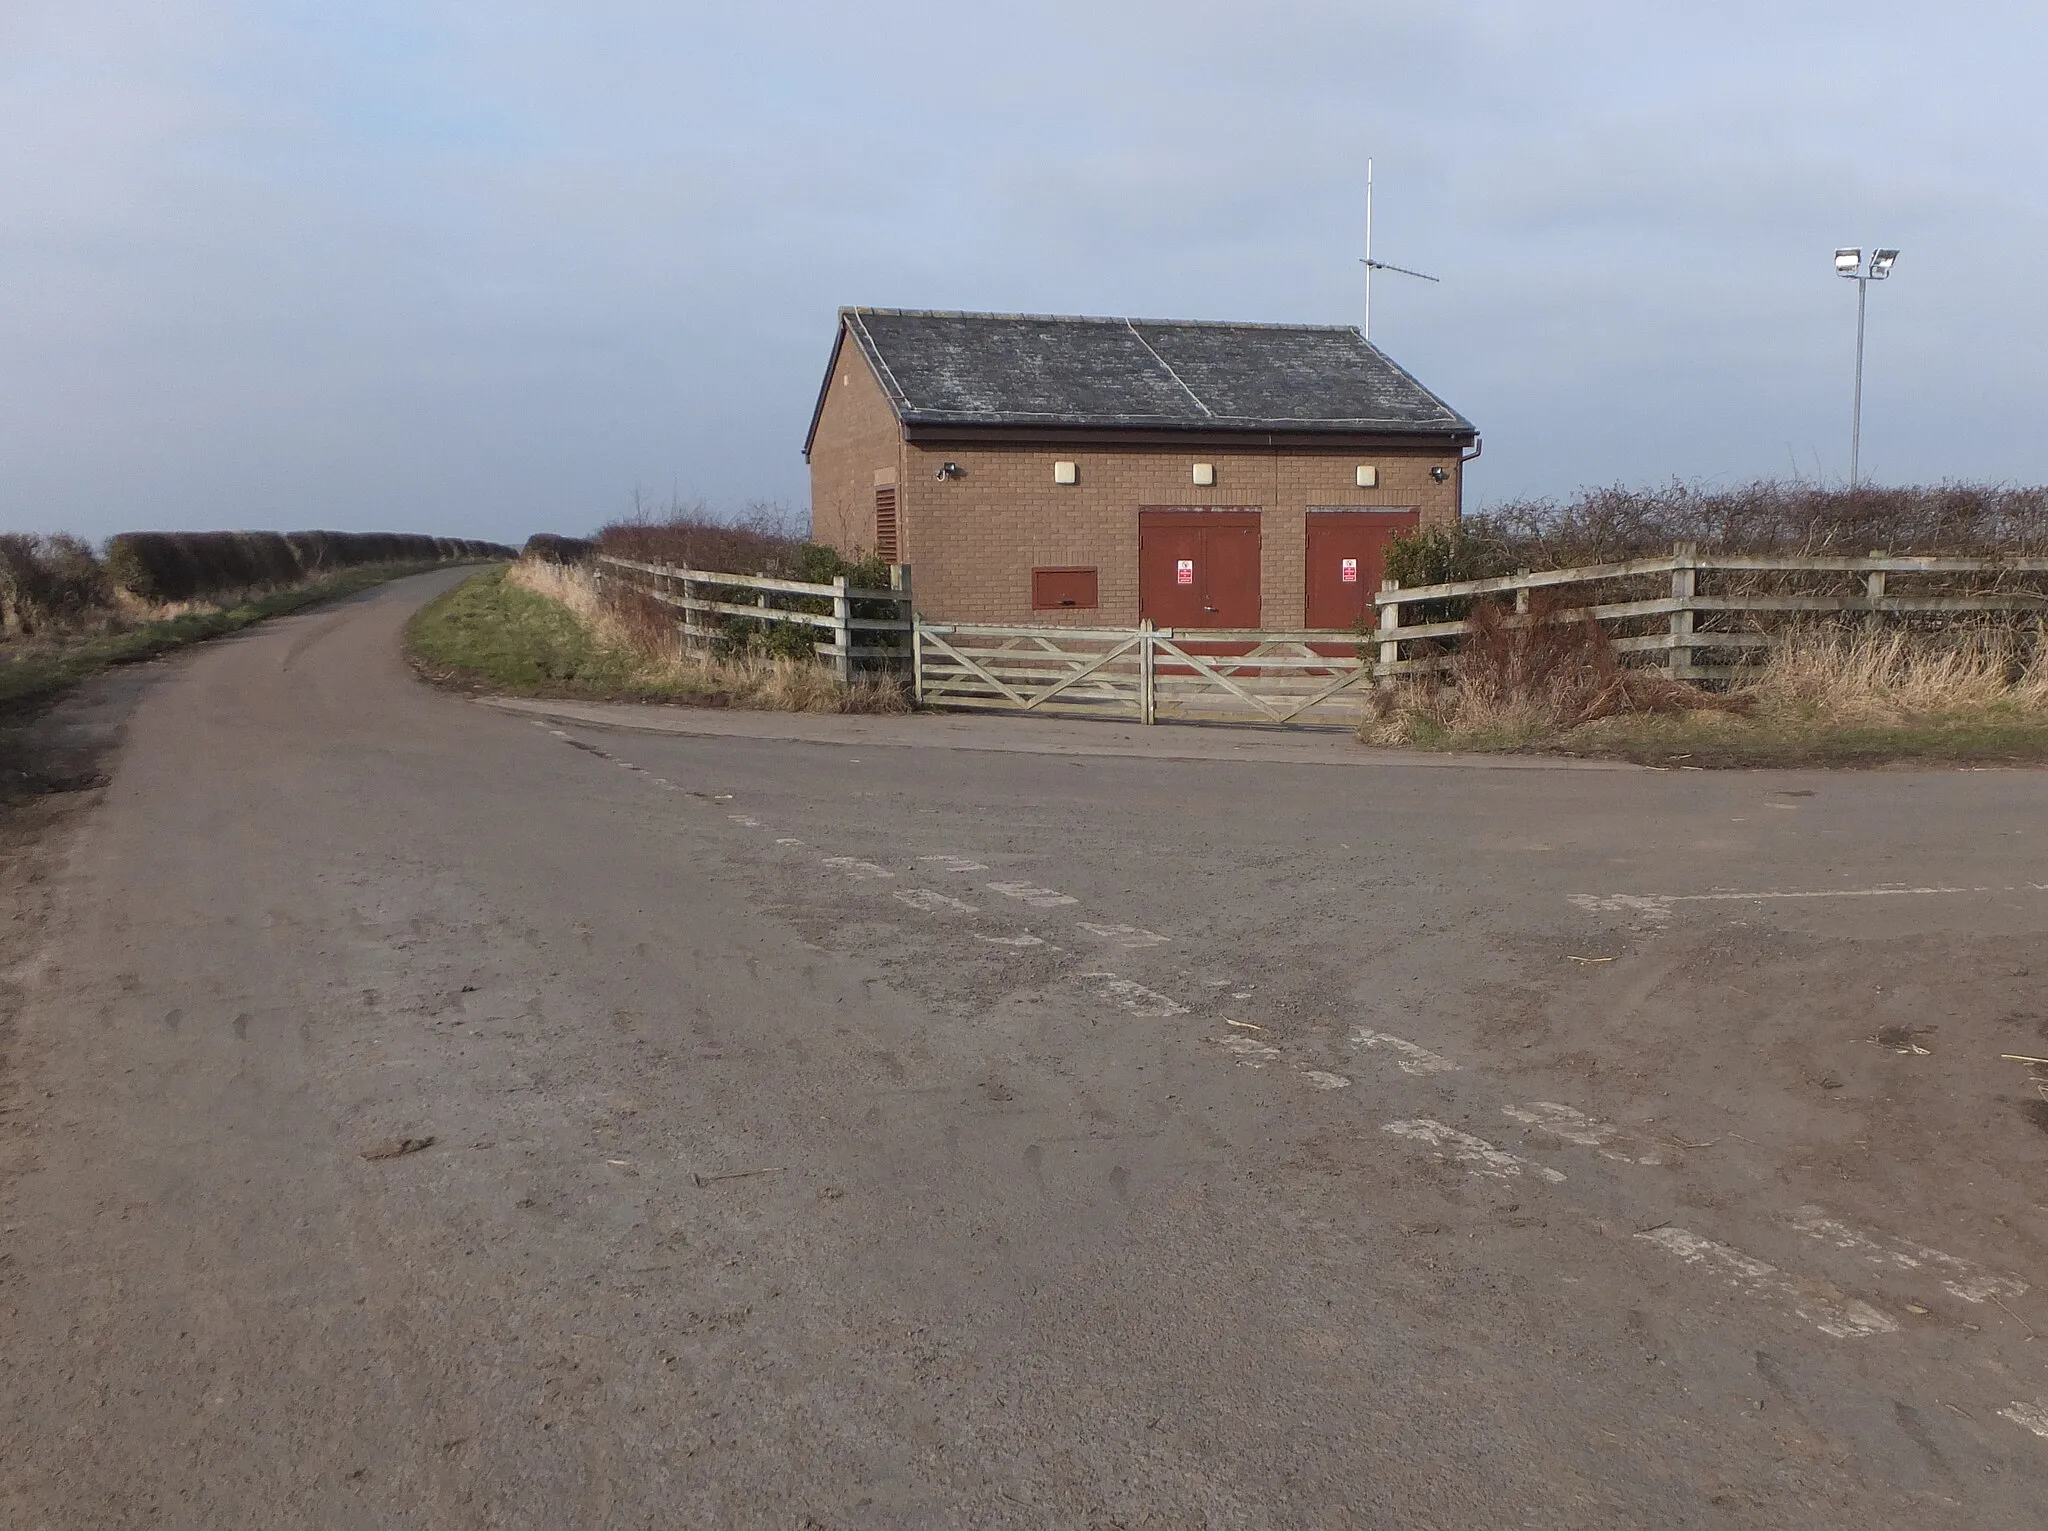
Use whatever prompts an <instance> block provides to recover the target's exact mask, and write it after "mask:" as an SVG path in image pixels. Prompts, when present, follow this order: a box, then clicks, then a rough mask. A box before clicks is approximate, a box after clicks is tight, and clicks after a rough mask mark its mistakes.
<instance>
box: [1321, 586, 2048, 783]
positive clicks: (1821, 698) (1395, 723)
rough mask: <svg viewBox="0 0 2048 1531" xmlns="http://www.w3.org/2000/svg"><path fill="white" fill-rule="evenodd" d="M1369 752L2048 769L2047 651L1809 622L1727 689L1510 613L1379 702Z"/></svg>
mask: <svg viewBox="0 0 2048 1531" xmlns="http://www.w3.org/2000/svg"><path fill="white" fill-rule="evenodd" d="M1359 737H1360V738H1361V739H1362V740H1364V741H1365V742H1367V743H1372V744H1392V745H1420V746H1424V747H1432V748H1440V749H1442V748H1449V749H1477V750H1547V751H1555V752H1558V753H1563V754H1575V755H1599V756H1614V757H1619V758H1623V759H1630V760H1639V761H1644V762H1647V763H1653V764H1662V763H1670V762H1677V763H1686V764H1694V765H1770V764H1825V763H1855V764H1869V763H1878V762H1883V761H1887V760H1913V759H1935V760H1954V761H1964V760H1973V761H2030V760H2040V759H2044V758H2048V642H2044V641H2043V638H2042V635H2041V634H2040V633H2038V632H2036V631H2034V630H2032V629H2019V628H2010V627H1999V626H1991V625H1984V626H1972V627H1969V628H1957V629H1950V630H1948V631H1945V632H1925V631H1911V630H1905V629H1899V628H1869V627H1860V626H1856V627H1851V626H1839V625H1837V626H1810V627H1805V628H1801V629H1798V630H1795V631H1794V632H1792V633H1791V634H1789V635H1788V637H1787V639H1786V641H1785V642H1783V643H1781V644H1780V645H1778V646H1777V647H1775V648H1774V649H1772V651H1771V652H1770V655H1769V657H1768V658H1767V659H1766V660H1765V662H1764V663H1763V664H1762V665H1761V666H1760V667H1759V668H1758V670H1757V673H1756V675H1755V677H1754V679H1752V680H1749V681H1747V682H1745V683H1743V684H1742V685H1740V686H1739V687H1737V688H1736V689H1734V690H1732V691H1729V692H1725V693H1715V692H1709V691H1706V690H1703V689H1702V688H1700V687H1697V686H1693V685H1688V684H1685V683H1683V682H1677V681H1672V680H1668V679H1666V678H1665V677H1664V676H1663V675H1661V674H1660V673H1658V672H1656V671H1645V670H1627V669H1623V668H1621V666H1620V665H1619V662H1618V659H1617V657H1616V656H1615V654H1614V652H1613V649H1612V647H1611V645H1609V644H1608V643H1607V642H1606V641H1605V640H1604V639H1603V638H1601V637H1600V635H1599V634H1598V633H1597V632H1596V631H1594V630H1593V625H1592V624H1590V623H1583V622H1579V621H1575V620H1573V619H1571V618H1569V617H1565V618H1562V619H1558V620H1553V621H1551V622H1548V623H1539V624H1535V625H1533V626H1532V627H1530V628H1526V629H1517V628H1509V627H1506V626H1505V624H1504V623H1502V622H1501V621H1500V619H1499V617H1498V614H1495V615H1494V616H1493V617H1492V618H1490V619H1481V629H1480V631H1479V632H1477V633H1475V634H1474V636H1473V638H1472V639H1470V640H1468V641H1467V644H1466V647H1465V649H1464V650H1463V651H1461V652H1460V653H1459V654H1458V655H1457V656H1456V659H1455V661H1454V663H1453V666H1452V668H1451V670H1450V672H1449V673H1448V675H1446V676H1444V677H1442V678H1428V679H1418V680H1415V681H1404V682H1403V683H1402V684H1401V685H1400V686H1398V687H1396V688H1394V689H1392V690H1390V691H1387V692H1383V693H1380V695H1379V697H1378V699H1377V701H1376V710H1375V712H1374V713H1373V715H1371V716H1369V717H1368V718H1367V719H1365V721H1364V722H1363V723H1361V724H1360V727H1359Z"/></svg>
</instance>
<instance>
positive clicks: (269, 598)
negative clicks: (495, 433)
mask: <svg viewBox="0 0 2048 1531" xmlns="http://www.w3.org/2000/svg"><path fill="white" fill-rule="evenodd" d="M445 567H446V565H444V564H438V563H404V564H369V565H365V566H363V567H360V568H355V569H347V570H344V571H342V572H341V573H339V574H333V575H329V576H328V577H326V578H324V579H316V580H309V581H308V582H307V583H305V584H303V585H295V586H293V587H292V588H290V589H288V590H277V591H273V592H271V593H270V594H268V595H262V596H257V597H254V598H252V599H250V600H247V601H244V602H241V603H240V604H238V605H234V606H225V607H216V608H207V609H202V610H198V611H188V612H183V613H180V614H179V615H177V616H174V617H166V618H163V619H161V620H158V621H151V622H141V623H137V624H136V625H134V626H132V627H122V628H116V629H114V630H113V631H110V632H104V633H93V634H85V635H77V636H70V635H67V636H58V637H50V638H21V639H13V640H10V641H9V642H7V643H6V644H4V645H0V716H12V715H20V714H24V713H31V712H35V711H37V710H38V709H40V708H43V707H46V706H48V705H49V704H50V703H51V702H53V701H55V700H56V699H57V698H58V697H59V696H61V695H62V694H63V693H64V692H65V691H67V690H69V689H70V688H71V687H73V686H75V685H77V684H78V683H79V682H80V681H82V680H85V679H87V678H88V677H90V676H93V675H97V674H98V673H99V672H100V671H102V670H104V669H107V668H108V667H110V666H112V665H120V664H134V663H135V662H137V661H138V660H144V659H154V658H156V657H157V656H158V655H159V654H168V653H170V652H171V651H173V650H174V649H181V648H184V647H186V646H187V645H188V644H193V643H203V642H205V641H206V640H208V639H209V638H221V637H225V636H227V635H228V634H229V633H237V632H240V631H241V630H242V629H243V628H245V627H250V626H253V625H254V624H256V623H258V622H263V621H267V620H268V619H269V618H271V617H281V616H286V615H289V614H290V613H292V612H295V611H303V610H304V609H305V608H306V607H308V606H316V605H318V604H319V603H321V602H322V601H332V600H336V599H338V598H340V597H342V596H347V595H354V594H356V593H357V592H359V591H362V590H367V589H369V588H370V587H371V586H373V585H381V584H384V583H385V582H386V581H388V580H394V579H400V578H403V577H404V576H405V575H408V574H419V573H423V572H425V571H426V570H429V569H435V568H445Z"/></svg>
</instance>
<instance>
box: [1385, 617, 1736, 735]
mask: <svg viewBox="0 0 2048 1531" xmlns="http://www.w3.org/2000/svg"><path fill="white" fill-rule="evenodd" d="M1544 595H1545V593H1544V592H1538V593H1537V597H1536V598H1535V599H1533V600H1532V602H1531V605H1530V611H1529V620H1528V622H1527V623H1526V624H1521V623H1514V622H1512V621H1511V620H1510V618H1509V617H1508V615H1507V613H1506V612H1505V611H1503V610H1502V608H1501V607H1500V606H1498V605H1496V604H1494V603H1491V602H1482V603H1481V604H1479V605H1478V606H1475V607H1474V608H1473V610H1472V615H1471V623H1472V630H1471V632H1470V633H1469V634H1468V635H1467V636H1466V637H1465V640H1464V641H1463V643H1461V644H1460V645H1459V648H1458V652H1457V653H1456V654H1455V655H1453V656H1452V659H1451V663H1450V667H1449V669H1448V670H1447V671H1446V672H1443V673H1440V674H1431V675H1424V676H1419V677H1416V678H1414V679H1410V680H1404V681H1403V682H1402V683H1401V684H1400V685H1398V686H1396V687H1394V688H1392V689H1390V690H1387V691H1382V692H1377V693H1375V697H1374V708H1373V711H1372V713H1371V714H1370V715H1369V716H1368V717H1366V719H1365V720H1364V721H1363V722H1361V723H1360V724H1359V729H1358V736H1359V738H1360V739H1362V740H1363V741H1365V742H1366V743H1368V744H1395V745H1399V744H1424V745H1436V746H1439V747H1443V746H1451V747H1457V748H1463V749H1517V748H1531V747H1541V746H1542V745H1544V744H1546V743H1548V742H1550V741H1553V740H1556V739H1558V738H1560V737H1562V736H1565V735H1568V734H1570V733H1571V732H1572V731H1573V730H1574V729H1577V728H1581V727H1583V726H1585V725H1586V724H1588V723H1592V722H1596V721H1598V720H1600V719H1602V718H1612V717H1620V716H1641V715H1645V714H1669V713H1677V712H1684V711H1687V710H1689V709H1693V708H1714V709H1720V710H1729V709H1732V708H1739V707H1742V706H1744V705H1745V704H1744V703H1742V702H1740V701H1737V700H1736V699H1734V698H1730V697H1723V696H1716V695H1714V694H1712V693H1710V692H1706V691H1702V690H1701V689H1700V688H1698V687H1697V686H1689V685H1686V684H1684V683H1683V682H1680V681H1674V680H1670V679H1668V678H1667V677H1666V676H1664V675H1663V674H1661V673H1659V672H1657V671H1654V670H1636V669H1628V668H1625V667H1624V666H1623V665H1622V663H1621V658H1620V656H1619V655H1618V654H1617V653H1616V652H1615V649H1614V645H1613V644H1612V643H1611V642H1610V641H1609V640H1608V637H1607V634H1606V633H1605V632H1603V631H1602V630H1601V628H1600V624H1599V623H1597V622H1595V621H1593V620H1592V619H1590V618H1588V617H1586V616H1584V615H1583V614H1581V613H1577V612H1572V611H1566V610H1562V609H1560V608H1559V607H1558V606H1557V605H1556V604H1555V598H1554V597H1553V598H1551V603H1550V604H1546V603H1545V600H1544Z"/></svg>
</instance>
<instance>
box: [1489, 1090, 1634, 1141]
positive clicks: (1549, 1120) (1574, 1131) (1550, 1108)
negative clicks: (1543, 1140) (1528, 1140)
mask: <svg viewBox="0 0 2048 1531" xmlns="http://www.w3.org/2000/svg"><path fill="white" fill-rule="evenodd" d="M1500 1109H1501V1114H1502V1115H1504V1116H1508V1117H1512V1118H1513V1119H1514V1120H1515V1121H1518V1122H1520V1123H1521V1124H1522V1125H1523V1126H1525V1127H1534V1128H1535V1129H1536V1130H1537V1131H1538V1132H1547V1133H1549V1134H1550V1135H1551V1136H1552V1137H1555V1138H1563V1139H1564V1140H1565V1141H1566V1142H1567V1143H1576V1144H1578V1145H1579V1147H1581V1148H1598V1147H1600V1145H1601V1144H1603V1143H1605V1142H1606V1141H1607V1140H1608V1139H1609V1138H1611V1137H1613V1136H1614V1134H1615V1132H1616V1130H1617V1129H1616V1128H1615V1125H1614V1123H1612V1122H1603V1121H1599V1120H1597V1119H1596V1118H1594V1117H1590V1116H1587V1115H1585V1114H1584V1113H1582V1112H1579V1111H1574V1110H1573V1109H1572V1108H1571V1107H1570V1106H1561V1105H1559V1104H1558V1103H1557V1102H1556V1101H1554V1100H1536V1101H1531V1102H1530V1103H1529V1104H1528V1105H1526V1106H1502V1107H1501V1108H1500Z"/></svg>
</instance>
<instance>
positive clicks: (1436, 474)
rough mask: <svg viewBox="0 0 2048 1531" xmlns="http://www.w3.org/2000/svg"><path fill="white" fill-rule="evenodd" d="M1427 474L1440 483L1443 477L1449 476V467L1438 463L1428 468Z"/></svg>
mask: <svg viewBox="0 0 2048 1531" xmlns="http://www.w3.org/2000/svg"><path fill="white" fill-rule="evenodd" d="M1429 476H1430V477H1431V478H1432V479H1434V480H1435V481H1436V482H1437V483H1439V484H1441V483H1442V482H1443V481H1444V480H1445V479H1447V478H1449V477H1450V476H1451V470H1450V469H1449V468H1446V467H1443V466H1442V465H1438V466H1437V467H1434V468H1431V469H1430V470H1429Z"/></svg>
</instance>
